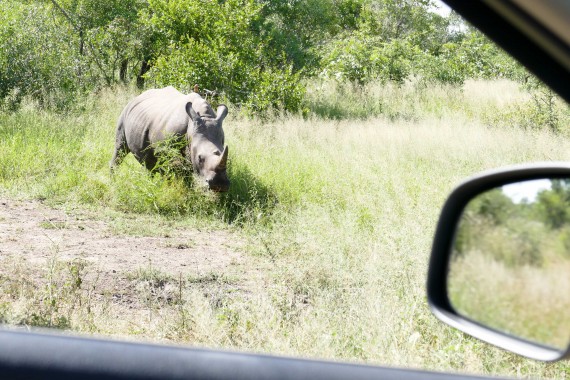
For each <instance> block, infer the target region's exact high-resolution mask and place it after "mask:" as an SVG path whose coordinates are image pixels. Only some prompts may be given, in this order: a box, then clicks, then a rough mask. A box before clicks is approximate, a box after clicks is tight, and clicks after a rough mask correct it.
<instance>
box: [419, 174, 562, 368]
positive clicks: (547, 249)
mask: <svg viewBox="0 0 570 380" xmlns="http://www.w3.org/2000/svg"><path fill="white" fill-rule="evenodd" d="M427 290H428V302H429V304H430V307H431V309H432V312H433V313H434V314H435V315H436V316H437V317H438V318H439V319H440V320H442V321H443V322H445V323H447V324H449V325H451V326H453V327H455V328H457V329H459V330H461V331H463V332H465V333H467V334H469V335H472V336H474V337H476V338H479V339H481V340H483V341H486V342H488V343H491V344H494V345H496V346H498V347H501V348H503V349H506V350H509V351H512V352H515V353H517V354H520V355H523V356H526V357H529V358H533V359H537V360H543V361H555V360H560V359H563V358H570V164H562V163H561V164H530V165H522V166H515V167H510V168H506V169H499V170H494V171H490V172H485V173H482V174H479V175H477V176H475V177H472V178H470V179H468V180H467V181H465V182H463V183H462V184H460V185H459V186H458V187H457V188H456V189H455V190H454V191H453V192H452V193H451V195H450V196H449V198H448V200H447V201H446V203H445V205H444V207H443V209H442V213H441V216H440V219H439V222H438V225H437V230H436V234H435V239H434V243H433V249H432V254H431V260H430V264H429V273H428V284H427Z"/></svg>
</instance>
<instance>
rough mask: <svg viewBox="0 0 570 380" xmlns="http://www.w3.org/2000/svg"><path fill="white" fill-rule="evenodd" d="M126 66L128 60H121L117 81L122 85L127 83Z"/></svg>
mask: <svg viewBox="0 0 570 380" xmlns="http://www.w3.org/2000/svg"><path fill="white" fill-rule="evenodd" d="M128 64H129V60H128V59H123V61H122V62H121V68H120V69H119V79H120V80H121V82H123V83H127V67H128Z"/></svg>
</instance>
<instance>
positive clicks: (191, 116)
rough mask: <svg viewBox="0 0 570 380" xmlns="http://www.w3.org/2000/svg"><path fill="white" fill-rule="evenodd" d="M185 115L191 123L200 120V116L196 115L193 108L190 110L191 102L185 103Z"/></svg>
mask: <svg viewBox="0 0 570 380" xmlns="http://www.w3.org/2000/svg"><path fill="white" fill-rule="evenodd" d="M186 113H187V114H188V116H190V119H192V121H198V120H199V119H200V115H198V113H196V111H194V108H192V102H188V103H186Z"/></svg>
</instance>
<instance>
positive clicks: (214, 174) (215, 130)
mask: <svg viewBox="0 0 570 380" xmlns="http://www.w3.org/2000/svg"><path fill="white" fill-rule="evenodd" d="M186 113H188V115H189V116H190V123H189V124H191V125H189V126H188V138H189V140H190V146H189V150H190V160H191V161H192V166H193V168H194V173H195V174H197V175H198V177H199V178H201V179H203V181H204V185H206V186H207V187H208V188H209V189H210V190H212V191H216V192H225V191H228V189H229V188H230V180H229V179H228V174H227V172H226V164H227V161H228V147H227V145H226V146H224V130H223V129H222V122H223V120H224V118H225V117H226V115H227V114H228V108H227V107H226V106H225V105H220V106H219V107H218V109H217V116H215V117H207V116H200V115H199V114H198V113H197V112H196V111H194V109H193V108H192V103H190V102H189V103H187V104H186Z"/></svg>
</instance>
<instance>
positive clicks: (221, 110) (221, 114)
mask: <svg viewBox="0 0 570 380" xmlns="http://www.w3.org/2000/svg"><path fill="white" fill-rule="evenodd" d="M216 114H218V116H217V117H216V120H219V121H223V120H224V119H225V117H226V116H227V114H228V107H226V106H225V104H220V105H219V106H218V109H217V110H216Z"/></svg>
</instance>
